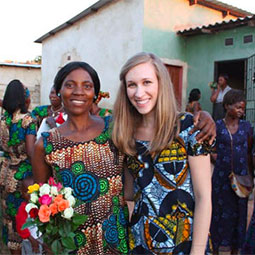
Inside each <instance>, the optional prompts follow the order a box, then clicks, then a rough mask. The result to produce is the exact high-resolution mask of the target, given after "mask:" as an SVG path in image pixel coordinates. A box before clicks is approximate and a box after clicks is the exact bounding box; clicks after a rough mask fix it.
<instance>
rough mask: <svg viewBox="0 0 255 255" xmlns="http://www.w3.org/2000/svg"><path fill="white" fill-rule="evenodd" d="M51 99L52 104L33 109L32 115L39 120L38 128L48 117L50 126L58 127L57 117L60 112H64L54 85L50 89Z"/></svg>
mask: <svg viewBox="0 0 255 255" xmlns="http://www.w3.org/2000/svg"><path fill="white" fill-rule="evenodd" d="M49 99H50V105H40V106H37V107H35V108H34V109H33V111H32V116H33V117H34V118H36V120H37V130H38V129H39V127H40V125H41V123H42V121H43V119H44V118H46V120H47V124H48V125H49V127H50V128H53V127H56V122H55V119H56V118H57V117H58V116H59V114H60V113H63V112H64V108H63V105H62V104H61V98H60V97H59V96H58V95H57V94H56V90H55V88H54V86H53V87H52V88H51V90H50V94H49Z"/></svg>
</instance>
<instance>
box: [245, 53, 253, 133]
mask: <svg viewBox="0 0 255 255" xmlns="http://www.w3.org/2000/svg"><path fill="white" fill-rule="evenodd" d="M246 100H247V102H246V120H248V121H250V123H251V125H252V126H253V128H255V54H254V55H252V56H251V57H249V58H248V59H247V67H246Z"/></svg>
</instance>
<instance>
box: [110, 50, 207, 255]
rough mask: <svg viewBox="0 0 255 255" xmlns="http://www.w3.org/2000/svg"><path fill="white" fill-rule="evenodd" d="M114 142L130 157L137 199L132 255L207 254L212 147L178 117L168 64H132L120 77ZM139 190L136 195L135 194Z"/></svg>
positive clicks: (141, 60) (187, 117)
mask: <svg viewBox="0 0 255 255" xmlns="http://www.w3.org/2000/svg"><path fill="white" fill-rule="evenodd" d="M120 80H121V84H120V89H119V93H118V95H117V100H116V102H115V105H114V109H113V113H114V128H113V133H112V139H113V142H114V143H115V145H116V146H117V148H118V149H119V150H120V151H122V152H124V153H126V154H127V155H130V157H129V158H128V160H127V169H126V170H125V184H124V185H125V197H126V199H127V200H131V201H132V200H134V211H133V214H132V217H131V223H130V225H131V226H130V236H129V238H130V239H129V241H130V250H131V251H130V252H131V254H147V255H148V254H192V255H194V254H197V255H201V254H205V253H206V251H207V249H206V247H207V240H208V234H209V225H210V218H211V169H210V158H209V152H210V146H207V145H206V144H205V143H198V142H197V140H196V135H197V132H196V133H193V134H190V130H191V129H192V128H193V117H192V115H191V114H179V113H178V111H177V104H176V101H175V96H174V91H173V86H172V83H171V80H170V77H169V74H168V72H167V69H166V68H165V66H164V64H163V63H162V61H161V60H160V59H159V58H158V57H157V56H155V55H154V54H151V53H139V54H137V55H135V56H134V57H132V58H130V59H129V60H128V61H127V62H126V64H125V65H124V66H123V67H122V70H121V73H120ZM133 191H134V194H133Z"/></svg>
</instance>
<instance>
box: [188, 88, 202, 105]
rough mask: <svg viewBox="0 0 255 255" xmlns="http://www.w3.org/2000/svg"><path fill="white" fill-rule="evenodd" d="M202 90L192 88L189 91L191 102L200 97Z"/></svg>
mask: <svg viewBox="0 0 255 255" xmlns="http://www.w3.org/2000/svg"><path fill="white" fill-rule="evenodd" d="M200 95H201V92H200V90H199V89H192V90H191V91H190V93H189V103H191V102H193V101H198V100H199V98H200Z"/></svg>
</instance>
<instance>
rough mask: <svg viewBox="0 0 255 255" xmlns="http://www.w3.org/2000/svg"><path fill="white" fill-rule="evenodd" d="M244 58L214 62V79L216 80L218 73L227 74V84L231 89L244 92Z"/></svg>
mask: <svg viewBox="0 0 255 255" xmlns="http://www.w3.org/2000/svg"><path fill="white" fill-rule="evenodd" d="M246 61H247V60H246V59H238V60H228V61H218V62H215V64H214V80H215V81H217V79H218V77H219V75H220V74H227V75H228V77H229V81H228V85H229V86H230V87H231V88H233V89H240V90H242V91H243V92H244V93H245V94H246V73H245V66H246Z"/></svg>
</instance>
